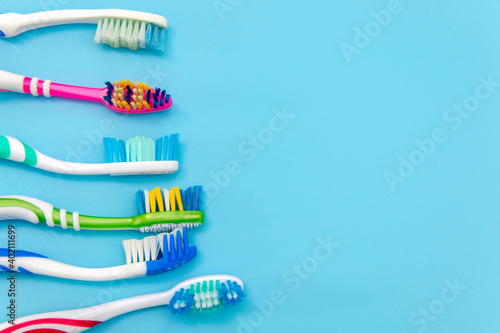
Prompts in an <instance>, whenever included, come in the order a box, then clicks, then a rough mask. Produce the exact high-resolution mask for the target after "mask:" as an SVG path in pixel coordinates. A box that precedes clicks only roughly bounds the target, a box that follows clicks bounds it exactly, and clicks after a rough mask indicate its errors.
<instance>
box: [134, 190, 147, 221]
mask: <svg viewBox="0 0 500 333" xmlns="http://www.w3.org/2000/svg"><path fill="white" fill-rule="evenodd" d="M135 203H136V205H137V210H138V211H139V215H141V214H144V213H146V210H145V209H144V206H145V202H144V191H143V190H139V191H137V193H136V194H135Z"/></svg>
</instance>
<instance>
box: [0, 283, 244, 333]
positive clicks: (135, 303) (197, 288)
mask: <svg viewBox="0 0 500 333" xmlns="http://www.w3.org/2000/svg"><path fill="white" fill-rule="evenodd" d="M243 297H245V293H244V292H243V282H242V281H241V280H240V279H239V278H237V277H236V276H231V275H207V276H201V277H197V278H194V279H190V280H186V281H184V282H181V283H179V284H178V285H177V286H175V287H174V288H172V289H170V290H168V291H165V292H160V293H156V294H149V295H143V296H136V297H131V298H126V299H122V300H118V301H115V302H111V303H106V304H102V305H97V306H93V307H89V308H84V309H79V310H69V311H59V312H51V313H42V314H36V315H32V316H28V317H22V318H19V319H16V320H15V325H12V324H10V323H9V322H6V323H3V324H1V325H0V332H2V333H24V332H66V333H70V332H71V333H77V332H83V331H86V330H88V329H90V328H92V327H94V326H96V325H98V324H100V323H102V322H104V321H106V320H109V319H111V318H114V317H116V316H119V315H122V314H125V313H128V312H132V311H137V310H142V309H146V308H151V307H156V306H163V305H166V306H168V309H169V310H170V311H171V312H172V313H173V314H183V313H185V312H187V311H189V310H191V309H192V310H196V311H199V312H211V311H213V310H216V309H218V308H219V306H221V305H222V304H223V303H229V304H232V305H236V304H238V303H240V302H241V300H242V298H243Z"/></svg>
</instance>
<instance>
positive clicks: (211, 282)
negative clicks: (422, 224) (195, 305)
mask: <svg viewBox="0 0 500 333" xmlns="http://www.w3.org/2000/svg"><path fill="white" fill-rule="evenodd" d="M208 290H209V291H210V292H213V291H214V281H212V280H210V287H209V288H208Z"/></svg>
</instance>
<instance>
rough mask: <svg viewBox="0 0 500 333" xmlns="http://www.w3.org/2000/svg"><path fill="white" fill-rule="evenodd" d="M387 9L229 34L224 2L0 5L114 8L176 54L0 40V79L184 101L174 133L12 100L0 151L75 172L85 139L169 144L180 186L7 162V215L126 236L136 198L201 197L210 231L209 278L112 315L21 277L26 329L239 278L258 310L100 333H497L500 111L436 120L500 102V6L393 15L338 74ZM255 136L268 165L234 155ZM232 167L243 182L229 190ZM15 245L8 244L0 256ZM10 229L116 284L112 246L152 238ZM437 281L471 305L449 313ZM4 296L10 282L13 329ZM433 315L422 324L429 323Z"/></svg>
mask: <svg viewBox="0 0 500 333" xmlns="http://www.w3.org/2000/svg"><path fill="white" fill-rule="evenodd" d="M389 2H390V1H385V0H383V1H378V0H377V1H352V2H343V3H342V4H341V3H339V2H338V1H316V2H305V1H294V0H293V1H290V0H287V1H285V0H276V1H244V0H243V1H236V0H234V1H232V2H229V0H221V2H219V3H225V4H226V5H227V6H229V8H230V9H231V10H227V11H225V12H221V10H219V12H218V10H217V9H216V8H215V7H214V3H213V2H212V1H204V2H201V1H200V2H196V3H194V2H193V3H190V2H185V1H169V2H165V1H156V2H147V3H139V2H137V1H106V4H105V5H103V4H102V3H98V2H94V3H90V2H88V1H76V0H73V1H68V0H60V1H57V0H55V1H49V0H46V1H44V0H40V1H24V2H23V5H22V6H20V5H19V4H16V3H15V2H7V1H3V2H2V9H1V11H2V12H19V13H29V12H37V11H42V10H47V9H54V8H58V9H73V8H74V9H79V8H95V6H105V7H107V8H113V7H117V8H126V9H134V10H143V11H150V12H155V13H158V14H162V15H164V16H166V17H167V19H168V20H169V28H168V34H167V35H168V50H167V52H165V53H164V54H158V53H152V52H147V51H137V52H132V51H129V50H127V49H119V50H115V49H112V48H111V47H108V46H105V45H94V44H93V38H94V32H95V27H94V26H90V25H88V26H85V25H75V26H64V27H51V28H46V29H41V30H38V31H36V32H34V33H27V34H24V35H22V36H18V37H17V38H11V39H8V40H0V49H1V52H0V63H1V68H2V69H4V70H7V71H11V72H14V73H19V74H24V75H27V76H30V77H33V76H37V77H39V78H40V79H51V80H52V81H54V82H59V83H65V84H75V85H81V86H88V87H104V85H103V83H104V82H105V81H108V80H118V79H126V78H129V79H131V80H136V81H147V82H148V83H150V84H151V85H158V86H161V87H162V88H164V89H167V90H168V91H169V92H170V94H171V95H172V96H173V99H174V107H172V108H171V109H170V110H169V111H167V112H163V113H158V114H151V115H144V116H129V115H122V114H116V113H113V112H111V111H109V110H108V109H107V108H105V107H104V106H101V105H94V104H92V103H86V102H82V101H73V100H62V99H56V98H52V99H44V98H42V97H39V98H34V97H32V96H28V95H21V94H14V93H2V94H0V108H1V111H2V112H1V113H2V120H1V121H0V129H1V133H2V134H6V135H10V136H13V137H16V138H18V139H20V140H23V141H24V142H26V143H28V144H31V145H32V146H34V147H35V148H37V149H38V150H40V151H42V152H44V153H46V154H48V155H49V156H52V157H56V158H60V159H67V158H68V157H69V155H68V154H69V152H70V151H74V150H78V149H80V150H81V151H83V152H84V154H83V155H86V156H83V155H82V159H83V160H84V161H85V162H100V161H103V160H104V151H103V147H102V145H101V144H100V143H93V142H92V141H91V140H93V139H92V135H90V136H91V138H90V139H89V138H88V137H89V133H96V131H100V132H101V133H102V134H105V135H106V136H111V137H117V138H121V139H126V138H129V137H132V136H136V135H147V136H150V137H153V138H158V137H160V136H163V135H165V134H170V133H175V132H179V133H180V134H181V137H180V138H181V154H180V161H181V168H180V171H179V172H178V173H176V174H174V175H170V176H150V177H127V178H111V177H75V176H59V175H52V174H49V173H45V172H41V171H39V170H35V169H31V168H29V167H25V166H22V165H19V164H14V163H12V162H7V161H3V162H0V168H1V182H0V190H1V194H2V195H8V194H20V195H28V196H32V197H36V198H39V199H43V200H45V201H49V202H51V203H53V204H54V205H55V206H57V207H60V208H65V209H67V210H69V211H75V210H76V211H78V212H80V213H82V214H91V215H97V216H99V215H101V216H127V215H134V214H135V213H136V208H135V206H134V194H135V192H136V190H137V189H152V188H154V187H156V186H164V187H173V186H180V187H183V188H185V187H188V186H191V185H195V184H201V185H204V186H205V187H206V189H207V192H206V193H207V199H208V203H206V204H205V213H206V217H207V218H206V223H205V224H204V226H203V227H202V228H199V229H196V230H194V231H193V232H191V233H190V235H191V236H190V238H191V243H192V244H193V245H196V246H197V247H198V250H199V256H198V257H197V258H196V259H195V260H194V261H193V262H191V263H189V264H188V265H186V266H185V267H182V268H180V269H177V270H175V271H173V272H171V273H168V274H163V275H160V276H155V277H152V278H148V279H146V278H143V279H136V280H129V281H126V285H121V284H118V286H121V287H118V288H115V289H112V290H113V292H112V293H111V294H110V284H109V283H81V282H75V281H66V280H59V279H53V278H43V277H32V276H22V275H18V286H17V288H18V298H17V301H18V315H19V316H25V315H29V314H34V313H38V312H48V311H57V310H66V309H74V308H78V307H83V306H89V305H94V304H97V303H101V302H104V301H107V300H109V299H110V298H111V299H113V300H116V299H121V298H125V297H129V296H135V295H138V294H144V293H149V292H157V291H162V290H167V289H169V288H171V287H172V286H174V285H175V284H176V283H177V282H180V281H182V280H184V279H187V278H191V277H194V276H198V275H204V274H216V273H227V274H234V275H237V276H239V277H241V278H242V279H243V280H244V282H245V283H246V290H247V293H248V299H247V300H246V301H245V303H243V304H241V305H240V306H238V307H234V308H228V309H225V310H224V311H220V312H218V313H216V314H213V315H210V316H198V315H193V314H188V315H186V316H183V317H174V316H173V315H171V314H170V313H169V312H168V311H167V310H165V309H162V308H156V309H149V310H144V311H139V312H136V313H133V314H128V315H126V316H122V317H120V318H116V319H114V320H112V321H109V322H106V323H105V324H102V325H99V326H97V327H96V328H95V329H93V331H92V332H96V333H98V332H138V331H139V330H141V331H144V332H164V331H166V330H170V331H174V332H187V331H191V330H192V329H196V328H197V329H203V330H204V331H205V332H237V331H238V330H239V331H240V332H275V331H277V332H303V331H306V330H309V329H311V328H314V329H315V330H317V331H321V332H323V331H329V332H333V331H335V332H397V333H401V332H407V333H410V332H424V331H425V332H472V331H474V332H498V330H499V329H500V317H499V316H498V305H499V299H500V288H499V282H498V281H500V268H499V267H500V266H499V265H498V262H497V258H498V254H499V250H500V245H499V242H498V232H499V231H500V227H499V225H498V217H497V214H498V203H497V202H498V200H497V198H498V195H499V194H500V177H499V175H498V165H499V161H500V160H499V157H498V156H499V153H498V145H499V143H500V142H499V141H500V136H499V135H498V121H499V120H500V115H499V113H498V109H499V107H500V91H496V90H495V91H493V92H491V93H490V96H489V97H488V98H487V99H485V100H483V101H481V102H480V105H479V106H478V108H477V110H476V111H474V112H471V114H470V116H469V117H468V118H467V119H463V120H462V122H461V126H459V127H458V128H453V125H454V124H456V123H455V122H450V121H446V120H445V118H443V117H444V116H446V114H447V110H448V109H449V108H451V107H453V105H454V104H456V103H463V102H464V100H466V99H467V98H468V97H469V96H471V95H474V93H475V89H476V87H477V86H478V85H479V84H480V82H479V80H478V77H479V76H484V77H485V78H487V77H488V76H489V75H491V76H492V78H493V80H494V81H497V80H498V81H500V71H499V69H498V68H499V63H500V34H498V31H499V28H500V21H499V20H498V11H499V10H500V4H499V3H498V2H496V1H493V0H490V1H486V0H482V1H474V2H471V1H454V2H453V4H451V3H450V2H449V1H443V0H438V1H432V2H431V1H410V0H402V1H401V3H400V6H399V7H398V8H399V9H400V11H399V13H397V14H393V15H392V17H391V19H390V20H389V21H390V22H388V23H387V24H385V25H386V26H385V27H383V28H380V26H378V27H379V28H380V30H379V31H378V30H377V26H376V25H375V28H374V29H375V30H373V31H371V32H370V33H371V35H372V37H370V41H369V44H368V45H363V46H366V47H359V48H358V50H357V51H358V52H357V53H354V54H352V55H351V56H349V57H346V56H345V55H344V53H343V51H342V48H341V47H342V45H343V46H344V47H345V44H342V43H348V44H350V45H355V44H354V40H355V37H356V30H355V29H356V28H357V27H359V28H360V29H363V30H364V29H365V27H366V25H368V26H369V27H371V28H373V26H371V25H370V22H372V21H374V18H373V16H372V14H371V12H372V11H380V10H383V9H385V10H386V9H387V8H388V6H389ZM216 3H217V2H216ZM226 9H228V8H227V7H226ZM358 42H359V40H358ZM364 42H365V43H366V42H367V41H366V40H365V41H364ZM348 58H349V60H350V62H349V61H348ZM498 81H497V82H498ZM495 89H498V87H496V88H495ZM483 91H487V90H484V89H483ZM470 101H471V99H470V98H469V102H470ZM284 110H286V111H287V112H288V113H289V114H291V115H294V116H295V118H293V119H291V120H290V122H289V123H288V124H287V125H286V126H285V127H284V128H283V130H282V131H279V132H276V133H273V137H272V139H271V138H270V137H269V133H270V132H269V126H270V122H271V121H272V119H273V118H274V117H275V112H283V111H284ZM102 122H104V123H105V124H108V125H109V124H111V125H109V126H104V128H103V127H102V126H101V124H102ZM436 128H438V129H441V130H442V132H443V133H444V135H445V137H446V141H445V142H443V143H439V144H435V147H434V149H433V150H432V154H429V156H425V157H424V160H423V161H422V160H420V161H419V163H420V162H421V163H420V165H418V166H417V167H415V168H414V170H413V171H412V172H409V173H410V174H409V175H408V174H407V175H406V176H407V177H404V180H405V181H404V182H398V183H397V184H395V185H394V188H393V189H391V187H390V186H389V184H388V182H387V181H386V172H391V173H394V174H397V172H398V166H399V164H400V159H399V158H400V156H402V157H403V158H404V159H406V160H408V159H409V158H410V155H411V154H412V153H413V157H414V158H418V157H420V158H421V159H422V156H424V155H422V153H420V154H419V153H418V152H417V153H415V151H416V150H417V149H418V146H417V145H416V143H415V140H420V141H424V140H426V139H429V138H431V135H432V132H433V131H434V129H436ZM259 134H260V135H261V138H263V139H264V141H265V142H266V144H263V145H262V147H260V149H261V150H259V151H254V152H256V153H255V154H253V153H252V154H251V153H250V152H248V151H247V152H246V153H244V152H242V151H241V150H242V149H248V148H249V147H250V146H249V144H250V143H249V142H250V141H249V140H250V139H249V138H250V137H252V136H253V137H255V136H258V135H259ZM266 135H267V136H266ZM82 147H83V148H82ZM89 147H90V148H89ZM84 148H87V150H85V149H84ZM82 149H83V150H82ZM251 157H252V158H251ZM230 161H236V162H237V163H238V166H239V168H237V169H238V170H237V171H239V173H237V174H235V173H233V175H231V176H230V177H229V179H223V178H224V177H222V175H221V174H220V173H221V171H224V170H225V169H226V167H227V164H228V163H230V164H231V163H232V164H234V162H230ZM217 175H219V176H217ZM221 177H222V178H221ZM215 178H219V183H218V184H217V182H216V181H215ZM225 178H228V177H225ZM8 224H9V223H7V222H2V223H1V224H0V245H3V244H5V243H6V230H7V226H8ZM14 224H15V226H16V228H17V248H18V249H23V250H28V251H34V252H39V253H42V254H45V255H47V256H49V257H51V258H53V259H56V260H59V261H62V262H66V263H70V264H75V265H79V266H87V267H105V266H112V265H119V264H122V263H124V260H125V259H124V255H123V251H122V248H121V241H122V240H124V239H129V238H142V237H144V236H146V235H143V234H140V233H136V232H133V231H123V232H92V231H81V232H78V233H77V232H74V231H64V230H60V229H50V228H47V227H44V226H35V225H30V224H28V223H26V222H15V223H14ZM1 235H3V236H1ZM318 237H320V238H321V239H323V240H324V241H327V240H328V237H330V239H331V241H332V242H335V243H337V244H338V247H337V248H335V249H334V250H333V251H332V253H331V254H329V255H328V256H327V257H326V259H325V256H326V254H325V253H326V252H324V251H322V252H321V259H325V260H323V261H318V260H317V258H316V259H314V255H315V251H316V249H317V247H318V244H319V243H318ZM316 254H317V251H316ZM303 264H305V265H306V267H307V269H308V270H309V273H307V275H302V277H301V278H300V277H298V275H296V274H294V273H292V271H291V270H292V268H293V266H294V265H297V266H301V265H303ZM304 274H305V273H304ZM291 279H292V280H291ZM291 281H292V282H291ZM446 281H448V283H454V282H455V281H456V282H457V283H458V284H460V285H461V286H463V288H465V289H464V290H461V291H459V292H457V293H456V294H457V295H458V296H457V295H455V297H454V300H453V301H452V302H449V304H448V303H445V302H443V300H444V299H443V298H442V297H443V296H442V294H443V293H444V295H447V296H446V297H447V298H445V299H446V300H449V297H451V296H453V294H450V293H449V290H448V289H446V288H448V287H447V282H446ZM6 290H7V282H6V281H5V280H3V281H2V282H1V283H0V302H1V303H0V308H2V309H3V308H4V305H5V306H6V305H7V301H8V299H7V296H6ZM273 292H274V293H278V294H279V293H281V294H282V296H281V297H280V303H281V304H277V305H275V306H274V310H273V311H269V310H270V309H269V308H268V309H266V311H264V312H265V314H262V311H261V310H259V307H258V306H257V305H256V304H255V303H254V302H257V303H259V304H267V306H268V305H269V300H270V299H271V293H273ZM450 295H451V296H450ZM443 305H444V308H443V307H442V306H443ZM429 307H430V308H431V309H430V310H429V311H430V313H431V317H427V319H426V317H425V316H424V315H422V314H420V313H419V311H422V309H425V308H429ZM259 311H261V312H259ZM3 312H4V310H2V314H1V318H2V320H1V321H5V320H6V318H5V315H4V314H3ZM433 312H434V314H435V315H433V314H432V313H433ZM242 323H245V324H242ZM242 325H243V326H245V328H242V327H243V326H242ZM240 326H241V327H240Z"/></svg>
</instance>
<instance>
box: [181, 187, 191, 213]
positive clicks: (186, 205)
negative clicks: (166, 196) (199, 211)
mask: <svg viewBox="0 0 500 333" xmlns="http://www.w3.org/2000/svg"><path fill="white" fill-rule="evenodd" d="M191 189H192V187H189V188H188V189H187V190H185V191H184V200H183V201H182V205H183V206H184V210H191Z"/></svg>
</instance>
